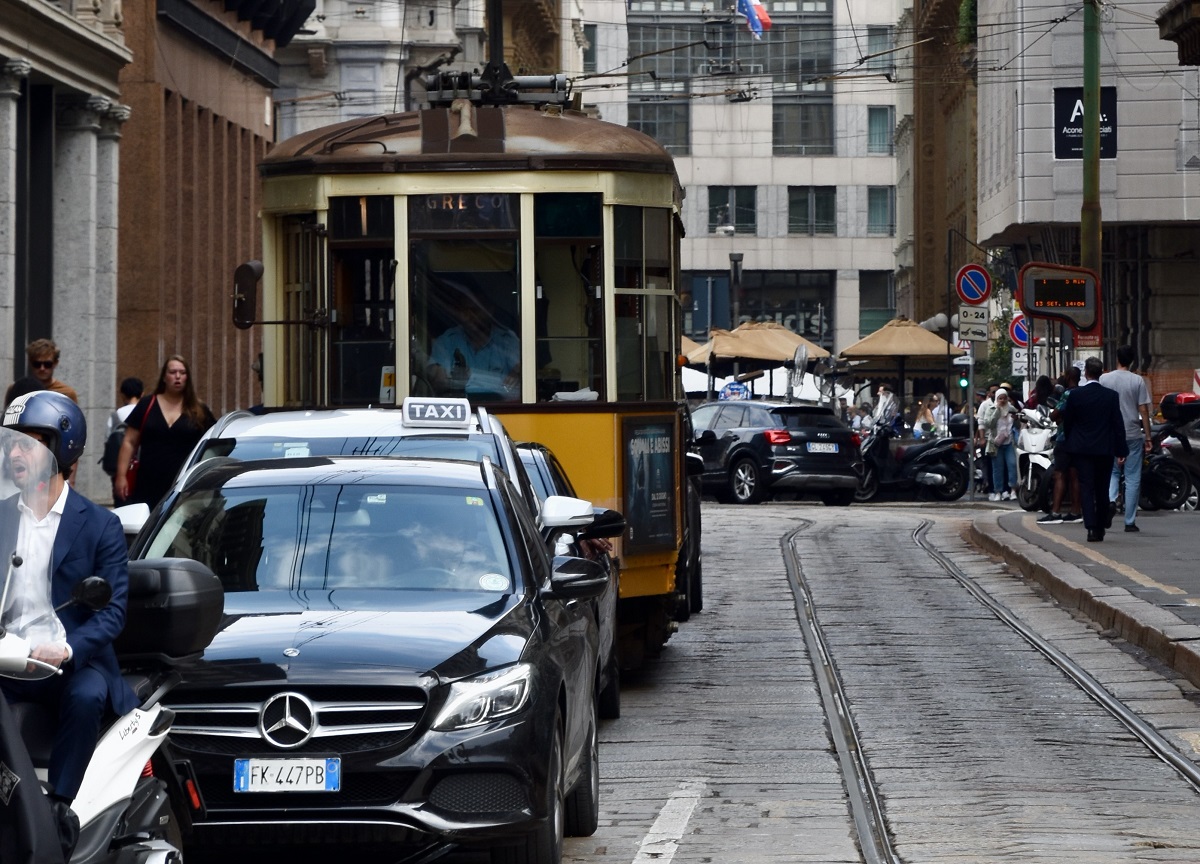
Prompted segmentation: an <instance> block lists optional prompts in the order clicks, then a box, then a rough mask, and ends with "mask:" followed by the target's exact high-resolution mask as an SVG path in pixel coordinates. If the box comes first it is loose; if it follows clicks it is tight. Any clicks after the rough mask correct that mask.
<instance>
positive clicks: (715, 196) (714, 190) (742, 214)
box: [708, 186, 758, 234]
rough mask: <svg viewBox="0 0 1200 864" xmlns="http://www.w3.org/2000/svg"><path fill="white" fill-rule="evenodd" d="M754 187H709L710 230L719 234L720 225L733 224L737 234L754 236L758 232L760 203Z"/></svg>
mask: <svg viewBox="0 0 1200 864" xmlns="http://www.w3.org/2000/svg"><path fill="white" fill-rule="evenodd" d="M757 191H758V190H757V189H756V188H755V187H753V186H709V187H708V230H709V233H710V234H715V233H716V232H717V226H718V225H728V224H732V225H733V228H734V232H735V233H737V234H754V233H757V230H758V203H757V196H756V192H757Z"/></svg>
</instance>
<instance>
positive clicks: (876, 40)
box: [866, 27, 896, 77]
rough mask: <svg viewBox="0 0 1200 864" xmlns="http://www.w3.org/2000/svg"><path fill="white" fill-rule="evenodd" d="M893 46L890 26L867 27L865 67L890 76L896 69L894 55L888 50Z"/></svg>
mask: <svg viewBox="0 0 1200 864" xmlns="http://www.w3.org/2000/svg"><path fill="white" fill-rule="evenodd" d="M894 47H895V46H894V45H893V44H892V28H891V27H868V28H867V55H866V56H867V57H869V58H870V59H869V60H867V68H868V69H870V70H871V71H872V72H878V73H879V74H881V75H887V76H889V77H890V76H891V75H892V73H894V72H895V71H896V63H895V57H894V55H893V54H891V53H888V52H890V51H891V50H892V48H894Z"/></svg>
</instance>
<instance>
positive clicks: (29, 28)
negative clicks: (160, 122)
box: [0, 0, 132, 491]
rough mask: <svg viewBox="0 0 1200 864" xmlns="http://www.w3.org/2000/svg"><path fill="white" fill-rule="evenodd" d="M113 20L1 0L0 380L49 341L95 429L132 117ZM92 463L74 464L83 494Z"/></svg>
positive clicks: (112, 331) (110, 363) (108, 6)
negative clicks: (122, 157)
mask: <svg viewBox="0 0 1200 864" xmlns="http://www.w3.org/2000/svg"><path fill="white" fill-rule="evenodd" d="M121 16H122V13H121V4H120V3H119V2H116V0H104V2H100V3H90V2H88V3H84V2H62V3H49V2H40V0H34V2H9V0H2V2H0V368H3V369H4V370H5V375H4V381H3V382H2V384H3V386H5V387H7V385H8V383H9V382H10V381H12V380H14V379H16V378H19V377H23V376H25V375H27V374H29V371H28V367H27V364H26V357H25V350H24V349H25V345H26V344H27V343H28V342H30V341H32V340H34V339H38V338H42V337H49V338H52V339H54V341H55V342H57V343H58V345H59V347H60V348H61V350H62V359H61V362H60V364H59V367H58V369H57V370H56V373H55V374H56V377H57V378H59V379H60V380H62V381H65V382H67V383H68V384H70V385H71V386H72V387H74V388H75V390H76V391H77V392H78V394H79V399H80V404H81V407H82V408H83V409H84V412H85V414H86V416H87V419H88V421H89V424H90V425H91V426H92V428H93V429H95V428H99V429H101V430H103V428H104V418H105V416H107V414H108V412H109V411H111V410H112V405H111V404H110V403H111V402H112V400H113V398H114V392H113V384H112V381H113V377H114V375H115V370H116V341H117V338H116V337H117V284H118V283H117V269H116V257H115V249H116V230H117V206H118V205H117V195H118V193H117V188H118V177H119V170H118V160H119V156H118V153H119V141H120V138H121V134H122V131H123V127H124V125H125V123H126V121H127V120H128V119H129V116H130V111H129V107H128V106H127V105H126V104H124V103H123V100H122V96H121V93H120V88H119V82H118V76H119V73H120V70H121V69H122V68H123V67H124V66H125V65H126V64H128V63H129V62H130V60H131V57H132V54H131V51H130V49H129V47H128V46H127V45H126V44H125V40H124V36H123V30H122V17H121ZM101 434H102V433H101ZM85 461H88V460H86V459H85ZM85 467H87V466H85ZM98 471H99V469H98V468H97V469H96V471H95V472H92V471H90V470H85V471H83V472H81V481H80V482H81V484H82V488H83V489H84V491H94V489H95V484H94V483H93V482H92V481H93V480H94V478H93V476H92V475H93V473H98ZM101 476H103V475H101Z"/></svg>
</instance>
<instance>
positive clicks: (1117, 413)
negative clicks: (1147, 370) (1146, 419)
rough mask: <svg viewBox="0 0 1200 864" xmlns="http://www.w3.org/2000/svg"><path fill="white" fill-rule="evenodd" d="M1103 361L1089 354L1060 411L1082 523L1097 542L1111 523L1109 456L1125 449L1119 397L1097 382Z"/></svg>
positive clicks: (1122, 456) (1120, 457) (1119, 454)
mask: <svg viewBox="0 0 1200 864" xmlns="http://www.w3.org/2000/svg"><path fill="white" fill-rule="evenodd" d="M1103 372H1104V364H1103V363H1101V362H1100V359H1099V358H1098V357H1089V358H1088V359H1087V360H1086V361H1085V362H1084V364H1083V374H1084V381H1083V383H1082V384H1080V386H1079V387H1077V388H1076V389H1074V390H1072V391H1071V398H1070V399H1068V400H1067V404H1066V405H1065V407H1064V408H1063V410H1062V411H1061V412H1060V416H1061V418H1062V421H1063V426H1064V427H1065V429H1066V441H1065V442H1064V446H1065V448H1066V451H1067V452H1068V453H1070V454H1071V463H1072V464H1073V465H1074V466H1075V467H1076V469H1077V470H1078V473H1079V497H1080V498H1082V499H1083V524H1084V527H1086V528H1087V539H1088V542H1089V543H1099V542H1100V541H1102V540H1103V539H1104V532H1105V530H1107V529H1108V527H1109V525H1111V524H1112V513H1111V511H1110V509H1109V500H1108V478H1109V477H1110V476H1111V475H1112V469H1113V459H1114V458H1115V459H1117V460H1119V461H1120V462H1124V461H1125V456H1126V455H1128V453H1129V448H1128V446H1127V445H1126V443H1125V426H1124V424H1123V421H1122V419H1121V400H1120V399H1118V398H1117V394H1116V392H1115V391H1113V390H1109V389H1108V388H1107V387H1104V386H1102V385H1101V384H1100V375H1101V374H1102V373H1103Z"/></svg>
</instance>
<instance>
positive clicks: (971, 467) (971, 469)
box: [960, 322, 987, 504]
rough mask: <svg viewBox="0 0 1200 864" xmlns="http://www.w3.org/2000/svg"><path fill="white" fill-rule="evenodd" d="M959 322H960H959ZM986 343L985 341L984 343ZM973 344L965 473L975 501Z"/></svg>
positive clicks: (973, 346) (973, 344)
mask: <svg viewBox="0 0 1200 864" xmlns="http://www.w3.org/2000/svg"><path fill="white" fill-rule="evenodd" d="M960 323H961V322H960ZM984 344H985V345H986V344H987V343H986V342H985V343H984ZM975 345H976V343H974V342H972V343H971V365H970V366H968V367H967V398H966V407H967V462H968V465H967V473H968V474H969V475H970V478H969V479H968V481H967V488H968V489H970V490H971V492H970V495H971V497H970V498H968V499H967V500H968V501H970V502H971V503H972V504H974V503H975Z"/></svg>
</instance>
